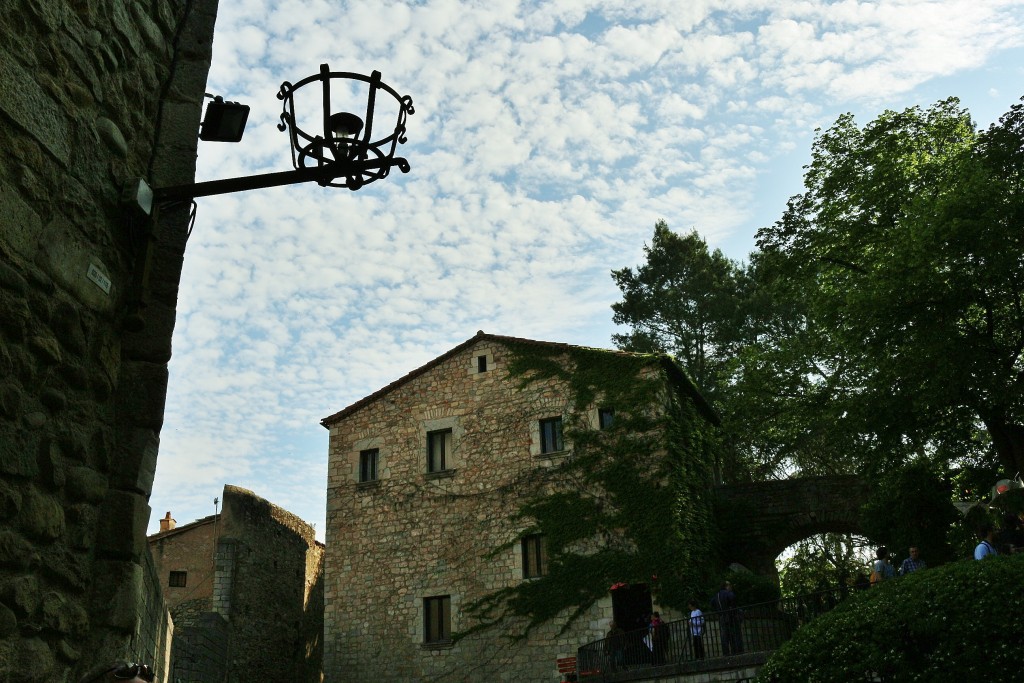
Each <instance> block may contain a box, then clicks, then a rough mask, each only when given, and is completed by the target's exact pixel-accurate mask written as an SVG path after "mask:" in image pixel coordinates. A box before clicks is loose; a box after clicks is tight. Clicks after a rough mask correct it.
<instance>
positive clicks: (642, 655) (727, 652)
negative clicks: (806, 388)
mask: <svg viewBox="0 0 1024 683" xmlns="http://www.w3.org/2000/svg"><path fill="white" fill-rule="evenodd" d="M847 593H848V591H846V590H843V591H840V590H829V591H822V592H820V593H810V594H807V595H801V596H798V597H795V598H781V599H779V600H772V601H770V602H764V603H760V604H756V605H748V606H745V607H742V608H738V609H732V610H725V611H720V612H707V613H705V614H704V616H703V623H695V621H691V620H690V619H682V620H679V621H673V622H669V623H667V624H664V625H663V626H662V627H660V629H659V631H656V632H653V633H652V632H651V631H650V630H648V629H639V630H636V631H627V632H625V633H622V634H619V635H617V636H613V637H611V638H602V639H601V640H596V641H594V642H592V643H588V644H586V645H584V646H583V647H581V648H579V649H578V651H577V653H576V662H577V669H576V670H577V672H578V674H577V675H578V677H579V678H580V680H585V681H589V682H591V683H599V682H600V681H603V680H616V681H619V680H629V679H630V678H633V677H634V676H632V675H629V674H626V673H625V672H635V673H636V674H641V673H652V672H651V669H652V668H656V667H672V668H673V669H675V670H679V671H684V670H702V669H705V668H718V667H712V666H711V665H712V664H714V663H715V660H722V661H720V662H717V663H718V664H722V665H725V664H727V662H726V661H725V660H726V658H731V657H736V656H739V655H743V654H748V653H756V652H770V651H772V650H775V649H776V648H778V647H779V646H780V645H782V643H784V642H785V641H787V640H788V639H789V638H790V637H791V636H792V635H793V632H794V631H796V629H797V628H799V627H800V626H801V625H803V624H805V623H807V622H808V621H810V620H811V619H813V618H814V617H816V616H818V615H820V614H824V613H825V612H828V611H829V610H831V609H832V608H833V607H835V605H836V604H837V603H838V602H839V601H840V600H841V599H842V598H843V597H845V595H846V594H847ZM698 634H699V636H700V637H699V642H698V639H697V638H695V635H698ZM701 650H703V652H701ZM701 655H703V656H701Z"/></svg>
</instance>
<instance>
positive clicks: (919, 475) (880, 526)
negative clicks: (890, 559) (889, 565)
mask: <svg viewBox="0 0 1024 683" xmlns="http://www.w3.org/2000/svg"><path fill="white" fill-rule="evenodd" d="M959 519H960V513H959V512H958V511H957V509H956V508H955V507H953V503H952V486H951V484H950V482H949V480H948V478H947V476H946V472H945V471H944V470H940V469H939V468H938V467H936V466H935V465H934V464H932V463H930V462H927V461H925V460H916V461H913V462H910V463H907V464H905V465H903V466H901V467H899V468H898V469H894V470H890V471H889V472H887V473H886V474H885V475H883V476H882V477H881V478H880V479H879V480H878V481H877V482H876V483H875V486H874V490H873V491H872V493H871V499H870V500H869V501H868V503H867V505H865V506H864V508H863V510H862V511H861V520H862V524H863V526H864V532H865V533H866V534H867V535H868V537H870V538H871V539H873V540H875V541H876V542H877V543H878V544H879V545H885V546H887V547H888V548H889V550H890V551H891V552H892V553H893V556H894V557H895V558H896V559H897V560H899V559H902V558H903V557H906V556H907V552H908V549H909V548H910V547H911V546H917V547H918V548H919V549H920V551H921V559H923V560H924V561H925V562H927V563H928V564H929V565H930V566H935V565H938V564H942V563H945V562H949V561H950V560H952V559H954V558H955V557H956V553H955V552H954V550H953V547H952V546H951V545H950V543H949V532H950V528H951V527H952V526H953V525H954V524H955V523H956V522H957V521H959ZM897 564H898V563H897Z"/></svg>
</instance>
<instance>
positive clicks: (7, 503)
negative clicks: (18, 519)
mask: <svg viewBox="0 0 1024 683" xmlns="http://www.w3.org/2000/svg"><path fill="white" fill-rule="evenodd" d="M20 510H21V492H20V491H19V490H18V489H17V488H16V487H14V486H12V485H11V484H9V483H8V482H6V481H4V480H3V479H0V520H4V519H10V518H12V517H15V516H17V514H18V512H19V511H20Z"/></svg>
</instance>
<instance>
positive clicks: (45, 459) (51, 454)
mask: <svg viewBox="0 0 1024 683" xmlns="http://www.w3.org/2000/svg"><path fill="white" fill-rule="evenodd" d="M36 462H37V464H38V465H39V478H38V479H37V481H38V482H40V483H42V484H45V485H46V486H47V487H48V488H54V489H59V488H61V487H62V486H64V481H65V475H64V459H63V457H61V452H60V445H59V443H58V442H57V441H56V440H54V439H44V440H43V441H42V443H40V445H39V457H38V458H37V459H36Z"/></svg>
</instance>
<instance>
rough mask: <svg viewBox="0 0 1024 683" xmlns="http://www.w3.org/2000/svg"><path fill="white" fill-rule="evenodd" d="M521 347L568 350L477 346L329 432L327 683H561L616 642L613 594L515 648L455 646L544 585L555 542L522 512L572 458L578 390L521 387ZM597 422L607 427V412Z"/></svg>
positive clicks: (512, 625)
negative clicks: (534, 530) (568, 660)
mask: <svg viewBox="0 0 1024 683" xmlns="http://www.w3.org/2000/svg"><path fill="white" fill-rule="evenodd" d="M510 342H515V343H516V344H518V345H521V344H536V345H540V346H544V347H548V348H552V347H554V348H568V347H567V346H566V345H564V344H549V343H546V342H533V341H529V340H522V339H512V338H508V337H501V336H496V335H488V334H484V333H483V332H480V333H478V334H477V335H476V336H475V337H473V338H471V339H469V340H467V341H466V342H464V343H462V344H460V345H459V346H457V347H455V348H454V349H452V350H451V351H449V352H448V353H446V354H444V355H442V356H440V357H439V358H436V359H435V360H433V361H431V362H430V363H428V364H427V365H425V366H423V367H421V368H419V369H417V370H414V371H413V372H411V373H409V374H407V375H406V376H404V377H402V378H401V379H399V380H397V381H396V382H394V383H392V384H390V385H388V386H387V387H384V388H383V389H381V390H379V391H377V392H376V393H374V394H372V395H370V396H368V397H366V398H364V399H362V400H360V401H358V402H356V403H354V404H353V405H351V406H349V407H347V408H345V409H344V410H342V411H340V412H338V413H336V414H334V415H332V416H330V417H327V418H325V419H324V420H323V421H322V424H323V425H324V426H325V427H326V428H327V429H328V430H329V431H330V444H329V465H328V490H327V529H326V541H327V559H326V568H325V584H326V588H325V603H326V604H325V614H324V634H325V646H324V650H325V651H324V673H325V677H326V680H328V681H373V680H402V681H420V680H438V681H469V680H487V681H557V680H559V678H558V672H557V668H556V660H557V659H558V658H560V657H566V656H572V655H575V653H576V649H577V648H578V647H579V646H580V645H582V644H585V643H587V642H590V641H593V640H597V639H599V638H603V637H604V635H605V633H606V632H607V629H608V626H609V623H610V622H611V620H612V617H613V614H614V613H615V612H616V610H617V609H618V608H619V606H617V605H615V604H613V595H612V593H611V592H609V595H608V597H607V598H605V599H603V600H601V601H599V602H598V603H597V604H596V605H594V606H593V607H592V608H591V609H590V610H589V611H588V612H587V613H586V614H584V615H583V617H582V618H580V619H578V620H576V621H575V622H574V623H573V625H572V626H571V627H569V628H568V629H567V630H566V631H565V632H560V630H561V628H562V627H563V626H564V625H565V623H566V621H567V617H568V613H566V614H565V615H562V616H560V617H559V618H556V619H553V620H551V621H549V622H547V623H545V624H544V625H542V626H541V627H539V628H536V629H534V630H532V631H531V632H530V635H529V636H528V637H527V638H525V639H522V640H518V641H512V640H510V639H509V638H507V636H519V635H521V634H522V633H523V632H524V630H525V629H524V623H521V622H514V621H508V622H506V623H505V624H503V625H502V626H500V627H496V628H491V629H487V630H484V631H479V632H477V633H475V634H472V635H467V636H466V637H464V638H461V639H457V640H455V641H454V642H453V640H452V638H451V635H452V634H453V633H458V632H463V631H466V630H467V629H470V628H471V627H472V626H473V625H474V624H473V623H471V622H470V621H469V619H470V617H469V616H468V614H467V613H466V612H464V610H463V608H464V606H465V605H467V604H468V603H469V602H470V601H472V600H474V599H476V598H479V597H481V596H483V595H485V594H488V593H490V592H492V591H495V590H498V589H501V588H504V587H509V586H514V585H517V584H518V582H521V581H524V580H530V578H529V577H531V576H532V575H535V574H537V573H543V571H544V569H543V563H544V561H545V560H544V550H543V545H542V539H532V538H530V537H523V533H524V531H525V530H526V529H527V525H528V523H527V522H526V521H524V520H518V519H516V518H515V517H514V514H515V513H516V512H517V511H518V509H519V505H520V504H521V502H522V501H523V495H524V494H525V493H526V492H528V491H531V492H532V491H533V488H535V487H536V486H537V484H535V483H534V482H536V481H538V480H541V479H543V478H542V477H538V476H537V473H538V470H539V469H540V468H546V467H551V466H553V465H554V464H556V463H557V462H559V460H560V459H561V458H564V457H566V456H567V455H569V450H568V449H569V448H570V445H569V444H566V443H564V442H563V441H562V440H561V431H560V424H561V422H560V421H561V419H562V418H563V417H565V416H566V415H568V413H569V411H570V409H571V408H570V400H571V399H570V397H569V395H568V394H569V392H568V391H567V387H566V386H563V385H560V384H559V383H558V381H557V380H542V381H538V382H533V383H531V384H530V385H528V386H526V387H522V386H520V382H519V380H518V379H515V378H510V376H509V374H508V362H509V359H510V350H509V348H508V345H509V343H510ZM608 353H609V354H613V353H617V352H611V351H609V352H608ZM588 417H589V419H590V421H591V424H593V425H595V427H596V426H597V425H599V423H600V420H601V419H602V417H601V414H600V407H599V406H594V407H593V409H592V410H591V411H590V415H589V416H588ZM503 545H504V546H505V549H503V550H498V551H497V553H495V550H496V549H498V548H501V547H502V546H503ZM635 588H636V590H634V591H633V592H632V598H633V599H638V598H642V597H643V596H644V595H646V600H647V603H646V606H647V609H648V610H649V609H651V604H650V593H649V592H645V591H644V589H643V587H642V586H639V587H635ZM618 593H619V594H620V595H626V593H627V591H618ZM663 613H664V616H666V617H668V618H673V617H677V616H681V615H676V614H672V613H670V612H669V611H667V610H663Z"/></svg>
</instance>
